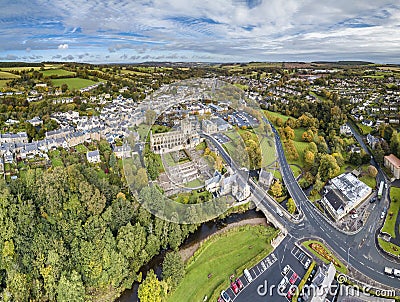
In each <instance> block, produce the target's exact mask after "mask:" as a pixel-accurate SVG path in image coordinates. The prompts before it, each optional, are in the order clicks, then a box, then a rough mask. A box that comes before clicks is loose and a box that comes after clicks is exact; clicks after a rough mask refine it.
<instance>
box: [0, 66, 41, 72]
mask: <svg viewBox="0 0 400 302" xmlns="http://www.w3.org/2000/svg"><path fill="white" fill-rule="evenodd" d="M40 68H41V67H28V66H26V67H24V66H22V67H4V68H1V69H0V70H2V71H13V70H15V71H24V70H31V69H33V70H39V69H40Z"/></svg>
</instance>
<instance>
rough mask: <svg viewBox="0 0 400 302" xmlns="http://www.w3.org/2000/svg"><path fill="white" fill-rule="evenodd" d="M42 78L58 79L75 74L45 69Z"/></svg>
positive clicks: (62, 70) (61, 70)
mask: <svg viewBox="0 0 400 302" xmlns="http://www.w3.org/2000/svg"><path fill="white" fill-rule="evenodd" d="M42 73H43V76H45V77H51V76H58V77H65V76H74V75H75V72H71V71H68V70H64V69H47V70H44V71H42Z"/></svg>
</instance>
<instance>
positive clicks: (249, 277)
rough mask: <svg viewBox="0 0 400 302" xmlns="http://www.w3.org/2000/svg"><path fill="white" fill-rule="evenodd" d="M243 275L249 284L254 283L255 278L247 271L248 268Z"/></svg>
mask: <svg viewBox="0 0 400 302" xmlns="http://www.w3.org/2000/svg"><path fill="white" fill-rule="evenodd" d="M243 274H244V276H245V277H246V279H247V281H248V282H249V283H250V282H252V281H253V277H252V276H251V275H250V272H249V271H248V270H247V268H246V269H245V270H244V271H243Z"/></svg>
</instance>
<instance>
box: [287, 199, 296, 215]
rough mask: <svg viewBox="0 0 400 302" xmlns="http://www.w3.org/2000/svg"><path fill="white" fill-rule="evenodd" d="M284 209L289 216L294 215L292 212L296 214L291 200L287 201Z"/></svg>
mask: <svg viewBox="0 0 400 302" xmlns="http://www.w3.org/2000/svg"><path fill="white" fill-rule="evenodd" d="M286 207H287V210H288V212H289V213H290V214H294V212H296V203H295V202H294V200H293V198H289V199H288V201H287V203H286Z"/></svg>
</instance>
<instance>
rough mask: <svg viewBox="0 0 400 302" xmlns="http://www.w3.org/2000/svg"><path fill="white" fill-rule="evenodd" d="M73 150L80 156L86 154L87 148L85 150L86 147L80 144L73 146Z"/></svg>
mask: <svg viewBox="0 0 400 302" xmlns="http://www.w3.org/2000/svg"><path fill="white" fill-rule="evenodd" d="M75 149H76V151H78V152H79V153H82V154H86V152H87V151H88V148H86V146H85V145H82V144H80V145H77V146H75Z"/></svg>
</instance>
